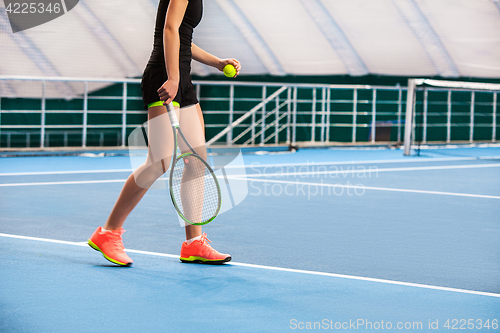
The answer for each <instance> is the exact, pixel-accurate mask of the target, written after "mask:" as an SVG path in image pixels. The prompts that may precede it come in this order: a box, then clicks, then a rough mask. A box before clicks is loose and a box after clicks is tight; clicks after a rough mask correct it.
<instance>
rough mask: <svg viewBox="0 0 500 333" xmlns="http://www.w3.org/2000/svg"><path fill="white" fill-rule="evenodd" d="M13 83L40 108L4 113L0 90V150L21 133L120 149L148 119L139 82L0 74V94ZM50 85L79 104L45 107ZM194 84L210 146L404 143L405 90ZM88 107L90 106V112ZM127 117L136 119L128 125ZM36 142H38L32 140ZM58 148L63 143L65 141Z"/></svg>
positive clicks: (43, 142)
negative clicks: (110, 134)
mask: <svg viewBox="0 0 500 333" xmlns="http://www.w3.org/2000/svg"><path fill="white" fill-rule="evenodd" d="M14 81H23V82H29V84H35V85H40V86H41V93H40V95H39V96H36V98H29V100H30V101H32V102H33V101H36V103H39V104H37V105H39V107H36V108H35V109H23V108H22V107H19V106H16V107H14V108H12V107H10V108H9V107H5V105H6V104H7V103H5V102H6V101H9V100H10V101H12V100H13V99H14V98H13V97H12V96H10V97H9V96H7V94H3V93H2V91H1V90H0V138H2V137H3V138H4V140H3V142H4V143H3V145H2V147H6V146H7V144H6V143H7V140H6V138H7V136H9V135H12V134H13V133H14V132H15V133H17V134H19V133H21V135H22V133H26V135H28V137H29V140H27V141H29V142H30V144H33V142H37V144H38V143H39V146H40V147H42V148H43V147H47V146H51V145H52V144H51V143H50V142H48V138H49V137H52V136H53V135H54V134H57V133H62V135H63V136H65V137H66V138H67V137H68V135H73V136H75V135H76V134H77V135H79V136H80V141H81V142H80V143H77V144H76V146H81V147H87V145H88V140H89V133H90V131H93V132H96V133H98V132H100V133H101V137H102V135H103V134H102V133H105V132H106V131H116V133H118V134H117V135H116V136H114V139H111V140H112V141H114V142H116V139H117V138H118V139H119V140H120V141H121V142H120V144H119V145H121V146H123V147H124V146H126V138H127V134H128V133H129V132H130V131H131V130H133V129H134V128H135V127H136V126H138V125H140V124H141V123H142V122H144V121H146V114H147V113H146V111H145V110H143V109H142V103H141V100H142V98H141V96H140V95H139V94H137V93H135V94H134V93H133V92H131V91H132V90H133V91H134V92H136V91H138V85H139V84H140V80H137V79H85V78H63V77H14V76H10V77H9V76H0V88H1V87H3V86H5V84H9V82H11V83H12V82H14ZM52 82H59V84H61V82H63V83H65V84H72V85H74V86H78V87H80V88H79V89H80V92H79V93H77V94H76V95H75V96H73V97H72V100H73V101H77V102H78V103H76V104H77V106H76V107H75V104H72V105H73V106H72V107H71V108H67V109H60V108H49V107H48V104H49V102H51V101H53V100H54V99H53V98H52V97H51V98H49V97H48V96H47V93H46V91H47V88H46V87H47V84H48V83H52ZM93 83H104V84H108V85H114V93H113V94H110V93H106V92H101V93H99V92H97V93H96V92H95V91H93V92H91V91H90V89H89V84H93ZM193 83H194V85H195V88H196V92H197V95H198V99H199V100H200V103H201V105H202V108H203V110H204V116H205V127H206V131H207V142H208V144H210V145H242V146H267V145H332V144H335V143H339V142H341V143H344V144H345V143H348V144H375V143H377V142H379V141H384V142H385V143H387V142H391V143H393V144H399V143H400V142H401V140H402V126H403V124H404V119H402V110H403V108H404V104H405V102H406V98H405V95H406V88H405V87H401V86H392V87H389V86H369V85H331V84H294V83H286V84H281V83H264V82H239V81H235V82H222V81H194V82H193ZM107 101H114V102H116V103H119V104H120V106H119V107H115V108H113V109H109V110H103V109H102V108H100V106H99V103H105V102H107ZM91 102H92V104H93V107H90V103H91ZM131 102H135V103H137V106H135V107H131V106H130V105H129V104H130V103H131ZM21 104H22V103H21ZM62 104H64V103H62ZM96 105H97V106H96ZM139 105H140V106H139ZM3 106H4V107H3ZM23 115H29V116H31V118H30V119H31V120H30V121H29V122H23V120H22V117H23ZM51 115H57V116H62V115H72V116H73V117H76V118H75V119H77V120H76V123H72V124H64V123H55V122H54V120H53V119H52V121H51V122H48V117H49V116H51ZM135 115H138V116H139V117H135ZM91 116H92V118H93V120H92V121H91V120H90V117H91ZM110 116H115V117H119V121H117V120H116V119H115V120H113V121H109V122H106V121H102V119H101V121H97V122H96V119H98V118H99V117H101V118H103V117H110ZM133 116H134V120H131V118H132V117H133ZM96 117H97V118H96ZM7 118H8V119H7ZM13 119H15V120H13ZM16 119H17V120H16ZM34 119H35V120H34ZM99 119H100V118H99ZM382 132H384V133H385V134H384V133H382ZM9 133H10V134H9ZM28 133H29V134H28ZM65 133H66V134H65ZM391 133H392V135H391ZM47 134H48V135H47ZM382 134H384V135H382ZM36 136H38V139H39V142H38V141H37V140H34V138H35V137H36ZM99 141H100V145H103V144H104V143H103V141H104V140H102V139H101V140H99ZM64 142H66V144H68V140H67V139H66V140H65V141H64ZM61 145H64V143H61ZM73 145H75V144H74V143H73Z"/></svg>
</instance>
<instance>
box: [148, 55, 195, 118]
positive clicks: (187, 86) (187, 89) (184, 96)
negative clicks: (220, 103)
mask: <svg viewBox="0 0 500 333" xmlns="http://www.w3.org/2000/svg"><path fill="white" fill-rule="evenodd" d="M179 74H180V80H179V88H178V90H177V95H176V96H175V98H174V101H175V102H177V103H179V104H180V106H181V107H185V106H190V105H194V104H198V99H197V98H196V91H195V90H194V86H193V83H192V82H191V74H190V73H189V72H187V71H185V70H182V69H181V70H180V73H179ZM165 81H167V71H166V70H165V66H161V65H149V64H148V65H147V66H146V69H145V70H144V73H143V75H142V82H141V89H142V100H143V101H144V109H146V110H147V109H148V105H149V104H151V103H155V102H158V101H160V96H159V95H158V89H160V87H161V86H162V85H163V84H164V83H165Z"/></svg>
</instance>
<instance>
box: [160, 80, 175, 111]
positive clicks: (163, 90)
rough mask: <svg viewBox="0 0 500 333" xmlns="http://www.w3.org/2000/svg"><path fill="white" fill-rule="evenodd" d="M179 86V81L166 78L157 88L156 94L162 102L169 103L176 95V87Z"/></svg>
mask: <svg viewBox="0 0 500 333" xmlns="http://www.w3.org/2000/svg"><path fill="white" fill-rule="evenodd" d="M178 88H179V82H177V81H174V80H167V81H165V83H164V84H163V85H162V86H161V87H160V89H158V90H157V91H158V95H159V96H160V100H162V101H163V104H164V105H166V104H170V103H171V102H172V100H173V99H174V97H175V96H176V95H177V89H178Z"/></svg>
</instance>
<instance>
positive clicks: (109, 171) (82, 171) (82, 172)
mask: <svg viewBox="0 0 500 333" xmlns="http://www.w3.org/2000/svg"><path fill="white" fill-rule="evenodd" d="M132 171H134V170H132V169H110V170H73V171H39V172H6V173H0V176H45V175H73V174H74V175H76V174H87V173H118V172H132Z"/></svg>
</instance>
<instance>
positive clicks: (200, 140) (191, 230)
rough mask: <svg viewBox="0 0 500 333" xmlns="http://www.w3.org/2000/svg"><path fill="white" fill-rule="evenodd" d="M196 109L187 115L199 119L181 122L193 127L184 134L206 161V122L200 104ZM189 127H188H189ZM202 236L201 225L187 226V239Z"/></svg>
mask: <svg viewBox="0 0 500 333" xmlns="http://www.w3.org/2000/svg"><path fill="white" fill-rule="evenodd" d="M195 107H196V111H195V112H190V111H188V110H186V111H188V112H187V113H185V114H188V115H190V116H193V117H197V119H193V120H189V119H188V120H185V121H183V120H184V119H182V120H181V123H182V124H184V123H186V124H189V125H191V126H192V127H193V128H186V129H187V131H184V130H183V133H185V135H186V139H187V140H188V142H189V143H190V144H191V145H192V146H193V148H194V149H195V151H196V152H197V153H198V155H200V156H201V158H203V159H204V160H206V159H207V149H206V147H205V122H204V120H203V113H202V111H201V107H200V104H196V106H195ZM196 120H198V121H199V125H200V126H198V125H197V124H196V123H197V122H196ZM193 124H196V125H194V126H193ZM189 125H187V126H186V127H188V126H189ZM183 128H184V126H183ZM199 131H201V132H202V133H193V132H199ZM200 200H203V198H200ZM201 234H202V227H201V225H187V226H186V239H192V238H194V237H198V236H201Z"/></svg>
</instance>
